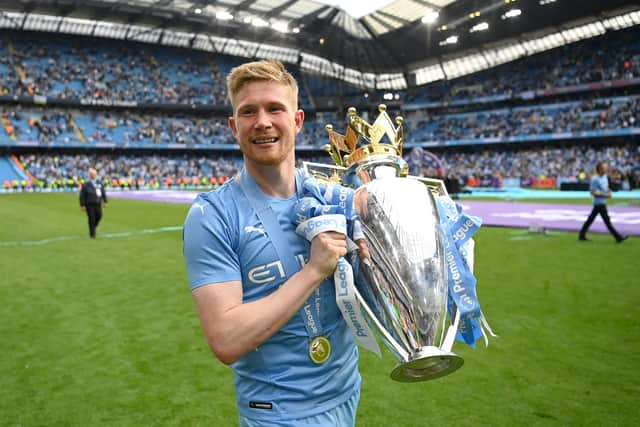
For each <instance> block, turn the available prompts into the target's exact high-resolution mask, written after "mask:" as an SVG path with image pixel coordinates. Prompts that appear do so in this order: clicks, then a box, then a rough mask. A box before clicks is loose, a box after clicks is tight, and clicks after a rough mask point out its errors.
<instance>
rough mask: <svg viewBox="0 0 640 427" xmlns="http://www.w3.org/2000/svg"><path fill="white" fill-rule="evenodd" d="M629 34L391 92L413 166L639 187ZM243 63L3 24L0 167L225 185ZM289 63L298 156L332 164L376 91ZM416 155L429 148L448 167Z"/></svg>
mask: <svg viewBox="0 0 640 427" xmlns="http://www.w3.org/2000/svg"><path fill="white" fill-rule="evenodd" d="M639 40H640V30H639V29H638V28H635V27H632V28H629V29H626V30H621V31H615V32H609V33H606V34H605V35H603V36H600V37H596V38H594V39H590V40H586V41H583V42H579V43H574V44H571V45H568V46H564V47H561V48H557V49H554V50H551V51H548V52H545V53H541V54H537V55H533V56H529V57H525V58H522V59H520V60H517V61H514V62H511V63H507V64H504V65H501V66H499V67H497V68H495V69H492V70H490V71H484V72H480V73H476V74H472V75H469V76H465V77H461V78H459V79H455V80H451V81H446V80H445V81H442V82H436V83H432V84H428V85H425V86H421V87H417V88H412V89H410V90H408V91H401V92H399V93H398V92H397V93H396V96H395V98H398V97H400V99H401V101H400V102H396V100H392V101H391V104H392V108H394V109H395V110H396V112H397V113H401V114H403V115H404V116H405V119H406V120H405V132H406V135H407V141H406V144H405V149H406V157H407V159H408V160H409V161H410V163H411V166H412V168H413V170H414V172H415V173H426V174H428V175H438V174H445V175H446V177H447V178H449V179H455V180H457V181H458V182H459V183H460V184H461V185H462V186H464V185H467V186H496V185H505V182H506V183H508V184H511V185H520V186H533V187H546V186H551V187H554V188H560V187H561V185H562V184H563V183H571V182H585V181H586V180H587V179H588V176H589V174H590V173H591V172H592V171H593V168H594V165H595V162H597V161H599V160H607V161H608V162H609V163H610V164H611V166H612V171H613V175H614V177H617V178H614V187H616V186H617V187H620V188H623V187H624V188H637V187H638V165H640V153H639V149H638V135H640V125H639V124H638V117H640V94H639V92H640V42H639ZM241 61H242V59H240V58H236V57H231V56H228V55H219V54H218V55H213V54H210V53H205V52H198V51H193V50H189V49H179V48H173V47H160V46H156V45H149V44H144V43H137V42H122V41H112V40H108V39H95V38H89V37H78V36H70V35H58V34H56V35H53V34H43V33H30V32H23V31H4V32H2V33H1V34H0V82H1V83H0V86H1V87H0V90H1V92H0V102H1V103H2V105H1V108H2V114H1V118H2V124H3V128H4V131H3V132H0V150H1V151H0V154H1V155H2V156H4V159H5V160H4V161H3V164H10V162H9V160H7V159H10V157H9V156H12V155H17V156H18V158H19V164H21V165H22V166H23V167H24V168H25V169H26V170H27V171H28V172H30V173H31V174H32V176H33V177H34V182H33V184H34V185H33V188H36V189H37V188H74V187H75V186H76V185H77V183H79V182H81V180H82V179H83V174H84V173H85V172H84V171H85V170H86V168H87V166H88V164H90V163H92V162H94V163H97V164H100V166H101V167H100V169H101V170H103V173H104V174H105V176H106V177H108V178H109V179H108V180H109V184H110V185H113V186H121V182H125V183H126V184H125V185H124V186H125V187H127V188H133V187H142V188H158V187H164V186H176V185H187V184H188V185H193V183H194V182H197V183H198V184H202V183H208V184H211V183H212V182H215V183H217V182H219V181H220V180H224V179H225V177H228V176H231V175H232V174H233V173H234V172H235V170H236V169H237V166H238V154H239V153H238V151H237V145H236V144H235V141H234V140H233V138H232V136H231V135H230V132H229V131H228V129H227V119H226V116H227V114H228V109H229V105H228V101H227V99H226V88H225V83H224V76H225V75H226V74H227V73H228V72H229V70H230V69H231V68H232V67H233V66H234V65H236V64H238V63H239V62H241ZM292 69H293V70H294V74H295V75H296V77H297V79H298V80H299V81H300V82H301V88H300V103H301V106H302V108H304V109H305V110H306V111H307V118H306V124H305V128H304V130H303V132H301V134H300V135H299V138H298V141H297V144H298V151H299V158H300V159H303V158H304V159H310V158H313V159H316V160H321V161H326V160H328V156H326V157H323V154H322V153H323V151H322V147H323V145H324V144H326V143H327V142H328V138H327V136H326V132H325V130H324V125H325V124H326V123H332V124H333V125H334V127H335V128H336V129H344V127H345V115H344V108H345V107H346V106H348V105H351V104H353V105H355V106H356V107H358V109H359V111H360V112H361V113H362V114H364V116H365V117H375V114H376V111H375V108H376V103H377V102H378V101H379V100H382V98H383V92H384V91H371V92H370V93H369V92H367V95H368V96H367V97H366V98H365V97H364V96H363V93H364V89H362V88H359V87H358V86H356V85H353V84H350V83H347V82H344V81H341V80H338V79H335V78H329V77H326V76H321V75H318V74H314V73H306V72H302V71H301V70H300V69H298V68H297V67H292ZM585 70H586V72H584V71H585ZM337 101H339V102H340V103H341V105H334V104H333V103H332V102H337ZM390 110H391V109H390ZM104 150H110V151H109V152H108V153H107V152H105V151H104ZM114 150H115V151H114ZM140 150H144V151H140ZM162 150H165V151H162ZM420 150H423V151H425V150H429V152H433V153H436V154H437V156H438V157H439V158H440V159H441V163H442V166H443V168H442V170H440V169H438V168H434V167H433V165H431V164H430V161H429V156H424V155H423V154H421V152H420ZM161 159H169V160H168V161H162V160H161ZM16 179H18V178H15V177H14V176H13V175H12V174H11V173H10V169H9V168H6V167H5V168H3V169H2V170H0V181H2V182H5V181H8V182H13V181H14V180H16ZM21 179H25V178H24V177H22V178H21ZM26 179H27V180H30V178H28V177H27V178H26ZM550 179H551V180H550ZM18 180H20V179H18ZM114 180H115V181H114ZM36 183H40V184H39V185H35V184H36ZM11 187H12V188H13V186H11ZM18 187H20V186H18Z"/></svg>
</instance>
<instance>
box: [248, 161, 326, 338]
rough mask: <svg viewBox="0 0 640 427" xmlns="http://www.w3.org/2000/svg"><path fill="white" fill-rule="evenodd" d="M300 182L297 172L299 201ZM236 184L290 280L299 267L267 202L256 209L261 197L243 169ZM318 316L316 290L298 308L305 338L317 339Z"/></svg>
mask: <svg viewBox="0 0 640 427" xmlns="http://www.w3.org/2000/svg"><path fill="white" fill-rule="evenodd" d="M304 179H305V177H304V176H303V175H302V172H301V171H298V170H297V171H296V193H297V195H298V200H300V199H301V198H302V180H304ZM238 183H239V184H240V185H239V187H238V188H239V189H240V191H241V192H242V194H243V195H244V196H245V198H246V199H247V200H248V201H249V204H250V205H251V207H252V208H253V210H254V211H255V212H256V215H258V218H259V219H260V221H261V222H262V225H263V227H264V231H265V232H266V234H267V237H268V238H269V240H270V241H271V243H272V244H273V247H274V249H275V251H276V254H277V255H278V258H279V259H280V261H282V266H283V268H284V271H285V274H286V275H287V277H291V275H293V274H294V273H296V272H297V271H299V270H300V268H301V267H302V266H301V265H300V262H299V261H298V260H297V258H296V256H295V255H294V253H293V251H292V250H291V247H290V246H289V244H288V243H287V241H286V240H285V239H284V236H283V233H282V227H281V226H280V223H279V222H278V218H277V216H276V214H275V212H274V211H273V209H272V208H271V206H270V205H269V204H267V203H265V204H264V205H263V206H262V207H258V200H260V199H261V198H264V195H263V193H262V191H260V189H259V188H258V184H256V182H255V181H254V179H253V178H252V177H251V175H249V173H248V172H247V170H246V169H245V168H243V169H242V172H241V173H240V177H239V179H238ZM320 313H321V298H320V288H319V287H318V288H316V290H315V291H314V293H313V294H312V295H311V296H310V297H309V299H308V300H307V301H306V302H305V303H304V305H303V306H302V308H301V309H300V316H301V317H302V321H303V322H304V327H305V329H306V330H307V335H309V339H311V338H314V337H317V336H318V335H320V334H321V333H322V323H321V321H320Z"/></svg>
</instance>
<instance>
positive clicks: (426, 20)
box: [422, 11, 440, 24]
mask: <svg viewBox="0 0 640 427" xmlns="http://www.w3.org/2000/svg"><path fill="white" fill-rule="evenodd" d="M438 16H440V14H439V13H438V12H436V11H433V12H429V13H427V14H426V15H425V16H423V17H422V23H423V24H432V23H434V22H436V20H437V19H438Z"/></svg>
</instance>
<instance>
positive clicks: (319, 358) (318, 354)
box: [309, 335, 331, 365]
mask: <svg viewBox="0 0 640 427" xmlns="http://www.w3.org/2000/svg"><path fill="white" fill-rule="evenodd" d="M329 356H331V343H330V342H329V340H328V339H327V338H326V337H324V336H322V335H321V336H317V337H315V338H314V339H313V340H311V343H310V344H309V357H311V360H312V361H313V363H317V364H318V365H320V364H322V363H324V362H326V361H327V360H328V359H329Z"/></svg>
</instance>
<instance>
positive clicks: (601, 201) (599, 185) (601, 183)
mask: <svg viewBox="0 0 640 427" xmlns="http://www.w3.org/2000/svg"><path fill="white" fill-rule="evenodd" d="M593 190H598V191H599V192H600V193H608V192H609V178H608V177H607V175H594V176H593V178H591V185H590V186H589V191H593ZM593 204H594V205H605V204H607V198H606V197H600V196H593Z"/></svg>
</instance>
